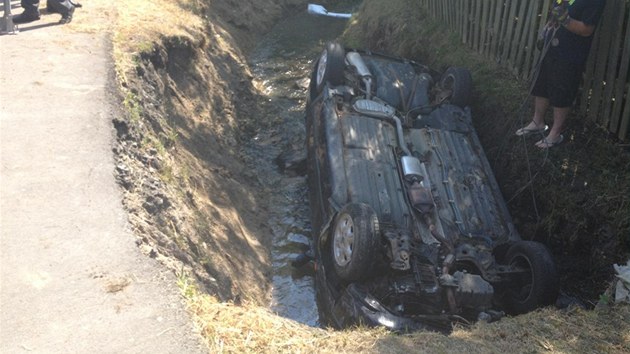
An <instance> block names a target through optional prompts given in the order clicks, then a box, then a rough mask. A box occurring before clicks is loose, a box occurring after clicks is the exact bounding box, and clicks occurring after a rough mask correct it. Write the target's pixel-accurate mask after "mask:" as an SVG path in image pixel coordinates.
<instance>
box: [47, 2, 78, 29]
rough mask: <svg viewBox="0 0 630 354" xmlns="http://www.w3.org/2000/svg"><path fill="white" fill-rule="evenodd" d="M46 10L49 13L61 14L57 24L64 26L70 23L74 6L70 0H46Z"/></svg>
mask: <svg viewBox="0 0 630 354" xmlns="http://www.w3.org/2000/svg"><path fill="white" fill-rule="evenodd" d="M46 8H47V9H48V12H50V13H59V14H61V20H60V21H59V23H61V24H66V23H69V22H70V21H72V15H73V14H74V4H72V2H71V1H70V0H47V1H46Z"/></svg>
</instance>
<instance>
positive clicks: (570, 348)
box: [103, 0, 630, 353]
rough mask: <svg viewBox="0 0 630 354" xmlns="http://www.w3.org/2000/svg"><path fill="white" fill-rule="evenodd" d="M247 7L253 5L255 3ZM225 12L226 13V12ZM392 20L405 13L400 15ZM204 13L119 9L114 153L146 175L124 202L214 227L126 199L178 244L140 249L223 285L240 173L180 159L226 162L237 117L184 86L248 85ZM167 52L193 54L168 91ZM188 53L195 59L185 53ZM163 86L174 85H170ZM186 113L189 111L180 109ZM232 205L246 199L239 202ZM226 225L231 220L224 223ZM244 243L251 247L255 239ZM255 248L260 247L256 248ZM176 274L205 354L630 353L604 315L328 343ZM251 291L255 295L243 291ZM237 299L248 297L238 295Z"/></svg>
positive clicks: (355, 335)
mask: <svg viewBox="0 0 630 354" xmlns="http://www.w3.org/2000/svg"><path fill="white" fill-rule="evenodd" d="M250 2H252V3H256V1H250ZM250 2H247V1H246V2H241V3H240V5H239V6H246V5H247V4H248V3H250ZM228 3H230V4H231V2H228ZM398 3H399V2H398V1H394V2H393V3H392V5H389V2H388V6H387V7H391V8H396V6H399V5H400V4H398ZM234 6H236V5H234ZM103 8H104V9H105V8H106V7H103ZM400 9H401V10H405V11H404V12H409V11H408V9H405V8H400ZM207 11H208V8H207V4H204V3H203V2H201V1H186V0H184V1H180V2H174V1H168V0H156V1H152V2H150V4H149V3H147V2H142V1H139V0H133V1H126V2H120V3H117V16H116V20H115V21H114V27H115V28H114V58H115V61H116V67H117V71H118V81H119V83H120V90H121V97H123V98H124V106H125V108H126V110H127V118H126V119H125V121H124V122H119V124H123V123H124V124H126V127H127V128H128V129H129V134H128V135H129V136H134V137H135V138H133V139H130V140H129V141H126V143H128V145H130V146H133V145H134V144H135V146H136V147H135V148H130V149H129V150H125V149H126V147H124V146H123V147H122V148H121V149H122V150H124V151H129V153H128V154H126V155H124V154H123V155H124V156H126V157H125V158H124V159H123V160H122V161H124V162H126V163H128V164H129V166H131V168H132V169H133V170H136V169H137V170H141V169H143V166H144V167H145V169H146V170H147V171H146V172H142V173H138V174H137V175H134V176H131V177H130V179H129V180H128V181H127V182H128V183H129V184H130V186H131V188H129V193H130V194H133V193H136V194H140V195H142V191H141V187H142V183H141V181H142V180H152V179H155V180H159V184H161V185H164V186H163V188H162V189H163V190H164V194H166V195H167V196H168V200H169V203H170V205H171V208H169V209H172V208H175V207H176V206H177V205H181V206H180V207H181V210H188V209H195V210H198V212H199V213H202V214H203V213H206V212H207V213H208V215H212V216H213V217H214V218H210V217H207V216H204V215H199V214H198V213H197V212H195V213H191V214H190V215H184V216H185V217H184V218H182V217H181V215H180V216H179V217H177V218H174V219H173V218H172V217H166V216H165V215H169V214H166V213H164V212H163V211H162V212H160V213H148V212H146V210H144V209H146V208H143V202H142V200H140V201H138V202H134V201H133V197H129V198H131V201H130V200H128V201H127V203H128V204H127V205H128V207H131V209H132V210H131V211H132V214H133V213H135V214H133V215H135V216H133V217H132V223H133V225H134V227H135V228H136V231H137V232H139V233H140V234H147V233H150V232H159V233H161V234H163V235H164V236H165V237H167V238H172V239H173V240H174V241H173V242H170V243H169V242H165V243H164V245H162V244H160V242H157V241H146V243H145V241H143V243H142V244H143V245H147V244H148V245H149V246H147V247H149V248H153V249H157V250H158V252H165V253H167V251H168V249H170V248H174V249H176V250H178V251H179V252H183V253H185V252H190V253H191V254H193V255H194V254H200V253H203V251H204V250H199V249H197V248H199V247H202V246H199V245H204V246H205V247H207V248H208V249H209V250H206V251H208V252H209V253H210V254H212V255H215V254H216V258H212V257H210V258H209V259H207V262H209V263H212V262H215V263H220V264H221V263H222V262H224V263H223V264H221V267H225V268H221V267H217V266H216V265H213V264H207V265H205V267H204V269H208V268H213V267H214V268H213V271H214V272H215V273H213V275H216V278H217V279H215V280H217V281H218V282H221V279H219V278H220V276H221V274H218V273H220V272H225V273H228V272H230V265H231V262H234V261H233V260H232V261H230V260H227V261H226V260H225V258H222V257H220V255H219V254H218V253H219V251H221V250H220V249H219V250H213V249H212V247H213V244H212V243H213V242H216V240H213V238H217V239H221V238H225V237H245V238H246V239H249V237H250V236H243V234H254V232H253V231H252V230H250V228H252V225H247V224H244V223H243V222H242V219H243V218H245V217H247V215H246V216H242V215H240V214H239V212H240V210H238V209H235V208H231V206H230V205H224V203H219V202H217V199H218V200H219V201H220V200H221V199H223V198H225V199H227V200H229V197H230V195H222V194H221V189H220V188H222V187H225V186H226V183H228V182H226V181H227V180H229V179H234V180H238V179H239V177H238V176H237V175H236V174H238V172H239V166H238V165H226V166H221V165H217V164H218V162H216V161H213V160H212V158H211V157H210V156H208V154H193V153H186V151H191V150H187V149H189V148H190V147H191V146H193V144H192V143H191V142H194V141H198V140H205V141H204V142H205V143H206V144H212V143H214V144H224V145H225V148H226V151H230V150H229V147H230V144H231V141H232V140H233V139H236V138H237V137H238V133H237V132H233V129H234V125H233V120H234V119H235V118H234V116H229V117H226V114H225V111H226V107H227V108H230V107H233V106H230V105H229V102H228V101H222V102H221V103H222V105H221V108H220V109H219V108H216V107H209V106H205V105H204V104H203V102H199V101H197V100H199V99H203V98H204V97H195V95H193V94H192V92H186V91H183V90H182V87H181V86H180V85H183V84H185V83H187V82H190V81H193V80H197V79H206V80H208V81H206V82H201V83H200V87H205V88H206V90H220V91H221V92H223V91H224V90H229V89H230V87H229V85H227V84H226V83H225V82H221V80H224V81H229V80H228V79H227V77H228V75H236V76H238V77H241V76H245V77H246V76H247V72H246V71H247V68H246V66H245V64H244V62H243V60H242V57H241V56H240V49H239V48H238V47H237V45H236V44H235V43H234V42H233V40H232V39H231V38H232V37H231V35H230V33H228V32H225V30H224V28H228V27H229V26H228V27H223V24H222V23H221V21H219V20H218V19H216V18H212V16H209V14H208V13H207ZM199 14H202V16H200V15H199ZM396 15H397V16H399V15H400V14H396ZM112 17H113V16H112ZM401 20H404V17H401ZM207 36H209V37H207ZM164 43H171V44H173V43H174V44H176V45H179V46H175V47H176V48H179V49H180V53H181V52H182V51H183V52H184V53H191V54H192V55H190V56H188V57H189V59H191V61H189V62H187V63H188V64H190V65H191V66H186V67H184V68H183V69H182V68H181V67H180V68H179V69H180V71H179V75H175V72H174V71H171V72H169V73H167V75H166V77H167V79H166V81H164V80H163V78H162V79H160V78H159V75H158V76H155V75H153V73H151V72H149V75H147V71H146V70H147V69H151V65H148V64H147V62H151V59H153V61H154V62H156V63H158V64H159V61H160V59H164V58H166V59H172V57H170V56H169V55H168V54H169V53H170V54H172V55H175V54H176V53H177V51H169V50H166V52H167V54H166V55H162V54H160V53H161V52H162V51H163V49H165V47H164ZM208 43H210V44H208ZM208 46H209V47H212V48H214V50H213V51H207V50H199V51H197V49H203V48H206V49H207V47H208ZM216 46H218V47H220V48H217V47H216ZM166 49H169V48H166ZM191 49H195V50H193V51H190V52H186V50H191ZM403 54H404V53H403ZM205 55H224V57H222V58H221V59H222V60H223V61H225V60H229V61H233V62H236V63H237V64H235V65H232V66H229V67H224V68H223V69H225V70H228V69H236V68H239V67H240V68H241V69H240V70H241V71H243V72H240V73H239V72H229V73H227V74H225V75H218V74H217V75H213V76H211V77H204V76H203V75H199V74H200V73H199V70H200V69H199V68H198V67H197V65H198V63H197V61H198V62H201V63H203V64H202V68H204V69H205V71H212V69H213V68H216V67H218V64H217V62H216V61H212V58H203V56H205ZM206 59H207V60H209V61H206ZM180 60H183V59H180ZM239 63H240V64H239ZM171 64H174V66H178V65H175V64H177V63H176V62H173V63H171ZM206 65H208V66H209V67H207V66H206ZM167 66H168V63H167ZM171 69H173V68H171ZM174 69H177V68H174ZM156 71H158V70H156ZM202 71H203V70H202ZM477 74H478V72H477V71H475V75H477ZM210 79H212V80H215V81H211V80H210ZM169 80H173V81H178V80H179V81H181V82H179V83H177V82H175V83H173V82H171V81H169ZM164 83H166V87H170V89H166V90H164V87H162V85H164ZM156 88H157V89H156ZM160 88H162V89H161V90H160ZM151 90H153V91H155V93H156V94H157V93H159V94H165V95H166V96H165V97H157V96H155V95H153V94H152V92H151ZM194 92H196V91H194ZM221 97H223V96H221ZM225 97H229V96H225ZM158 99H159V100H158ZM155 100H158V101H155ZM177 102H179V103H177ZM185 107H188V108H189V110H186V109H184V108H185ZM232 111H233V112H234V115H236V114H238V112H240V111H239V110H238V109H236V108H232ZM219 113H222V114H219ZM186 114H188V115H186ZM199 116H204V117H206V118H207V119H208V120H209V122H204V121H199V120H198V119H199V118H198V117H199ZM173 117H176V118H177V119H173ZM239 118H245V117H239ZM184 123H185V124H184ZM187 125H191V126H192V127H193V128H194V129H184V128H183V127H185V126H187ZM120 132H121V129H119V134H120ZM195 132H198V133H199V134H202V135H201V137H195V136H194V134H195ZM213 134H214V135H213ZM123 135H124V134H123ZM123 142H124V141H123ZM125 145H127V144H125ZM145 151H146V152H149V155H150V156H153V155H152V154H155V155H157V158H155V159H154V161H153V160H152V161H153V163H149V164H148V165H149V166H147V163H146V162H142V163H137V161H136V162H134V161H132V160H134V159H141V158H142V157H143V156H145ZM208 152H215V153H217V152H219V151H208ZM150 156H149V157H150ZM204 157H206V158H207V159H208V160H209V161H194V159H203V158H204ZM150 160H151V159H150ZM213 163H214V165H213ZM209 165H210V167H209ZM151 169H152V170H151ZM206 174H207V175H206ZM216 175H221V176H216ZM226 176H227V177H226ZM123 182H124V181H123ZM230 183H232V182H230ZM235 183H236V187H242V186H243V185H241V184H239V183H238V181H237V182H235ZM230 186H231V184H230ZM236 187H234V188H236ZM236 197H243V195H237V196H236ZM186 198H188V200H187V199H186ZM145 201H146V200H145ZM156 201H157V199H154V200H153V204H152V205H153V207H159V206H160V205H158V204H159V203H157V202H156ZM251 201H252V202H256V199H255V195H254V194H251ZM153 209H155V208H153ZM158 209H159V208H158ZM134 210H135V211H134ZM227 214H229V215H231V216H232V217H231V218H226V216H225V215H227ZM189 221H192V223H193V225H192V226H190V225H189ZM222 223H224V224H225V225H224V227H221V224H222ZM230 223H235V224H237V226H232V225H230ZM154 226H155V228H154ZM241 226H242V228H241V231H239V232H238V235H237V236H234V234H233V233H231V230H234V229H236V228H238V227H241ZM204 227H210V228H213V232H212V233H210V234H205V235H203V236H202V237H201V238H200V239H198V241H201V242H199V244H198V245H191V244H187V243H188V242H192V241H190V240H193V239H195V237H193V236H188V238H184V236H182V235H183V234H194V233H196V232H199V231H200V230H198V229H200V228H204ZM169 228H170V229H171V230H170V231H169ZM243 229H244V230H243ZM228 235H229V236H228ZM143 237H149V236H143ZM158 241H159V240H158ZM251 241H252V242H254V241H255V240H254V239H251ZM261 243H264V242H262V241H261ZM193 244H194V242H193ZM166 246H169V247H170V248H169V247H166ZM224 246H226V244H224ZM212 252H215V253H212ZM177 255H178V256H179V258H178V259H186V255H181V254H179V253H177V254H176V256H177ZM248 256H251V257H254V254H253V253H252V254H248ZM261 257H262V256H261ZM252 264H253V263H252ZM177 265H178V266H182V267H184V269H188V270H189V271H192V273H182V274H181V276H180V285H181V288H182V293H183V295H184V297H185V298H186V301H187V304H188V306H189V309H190V311H191V313H192V314H193V316H194V318H195V320H196V322H197V323H198V325H199V328H200V331H201V332H202V333H203V335H204V337H205V338H206V339H207V342H208V346H209V348H210V351H211V352H217V353H219V352H239V353H240V352H269V353H272V352H273V353H276V352H291V353H293V352H388V353H403V352H409V351H414V352H472V353H488V352H495V353H504V352H542V351H551V352H584V351H586V352H622V351H629V350H630V327H629V323H630V318H629V316H628V311H627V309H619V308H615V309H612V310H609V309H604V310H602V311H601V312H585V311H580V310H576V311H570V312H558V311H550V310H544V311H539V312H535V313H532V314H530V315H526V316H520V317H518V318H507V319H504V320H502V321H500V322H499V323H494V324H476V325H474V326H472V327H470V328H457V329H455V331H454V332H453V334H452V335H451V336H448V337H447V336H443V335H439V334H433V333H416V334H413V335H392V334H388V333H386V332H385V331H383V330H366V329H356V330H350V331H346V332H334V331H329V330H323V329H316V328H310V327H307V326H303V325H300V324H296V323H294V322H293V321H290V320H287V319H284V318H279V317H278V316H275V315H274V314H272V313H271V312H270V311H269V310H267V309H266V308H265V307H264V297H263V298H262V299H261V297H260V295H256V296H251V299H250V297H249V296H246V295H247V294H258V293H262V292H264V290H265V289H258V290H256V286H252V285H251V284H249V285H248V284H246V283H247V281H251V280H250V279H232V283H229V282H227V283H225V284H231V285H235V284H236V285H235V286H234V287H233V288H229V289H223V288H221V287H216V288H213V287H212V286H211V285H212V281H210V284H202V285H198V283H197V281H196V278H194V277H192V275H191V274H195V275H196V276H198V277H199V276H200V275H199V274H196V273H194V269H193V267H191V266H190V265H187V263H186V262H182V263H177ZM248 270H250V269H248ZM235 276H238V274H236V275H235ZM221 285H223V284H221ZM250 287H251V288H252V289H254V290H251V291H250V290H249V289H250ZM201 288H203V289H205V290H209V291H210V292H213V291H214V293H215V295H210V294H208V293H206V291H202V290H200V289H201ZM226 294H227V295H226ZM237 294H244V296H240V297H236V296H234V295H237ZM222 297H226V298H228V299H232V301H223V300H222V299H221V298H222ZM237 299H241V304H240V305H235V304H234V303H233V302H235V300H237Z"/></svg>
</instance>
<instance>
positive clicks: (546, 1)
mask: <svg viewBox="0 0 630 354" xmlns="http://www.w3.org/2000/svg"><path fill="white" fill-rule="evenodd" d="M551 1H552V0H543V3H542V7H541V8H540V15H539V16H540V22H539V23H538V27H537V29H536V30H537V31H540V30H541V29H542V28H543V26H544V25H545V24H546V23H547V20H548V18H547V17H549V7H550V6H551ZM536 35H538V33H536ZM541 54H542V52H541V51H540V50H537V51H535V54H534V61H533V64H532V69H531V72H530V77H532V75H533V74H534V71H535V70H537V69H538V65H539V64H540V60H541V58H540V55H541Z"/></svg>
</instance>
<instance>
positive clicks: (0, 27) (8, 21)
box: [0, 0, 17, 34]
mask: <svg viewBox="0 0 630 354" xmlns="http://www.w3.org/2000/svg"><path fill="white" fill-rule="evenodd" d="M16 32H17V31H16V30H15V25H14V24H13V15H11V0H4V16H2V18H0V34H6V33H10V34H15V33H16Z"/></svg>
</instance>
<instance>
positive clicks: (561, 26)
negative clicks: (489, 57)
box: [516, 0, 606, 149]
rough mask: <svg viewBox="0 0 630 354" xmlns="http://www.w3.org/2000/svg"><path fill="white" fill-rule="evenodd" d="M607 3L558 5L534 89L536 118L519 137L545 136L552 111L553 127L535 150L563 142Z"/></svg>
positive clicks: (589, 0)
mask: <svg viewBox="0 0 630 354" xmlns="http://www.w3.org/2000/svg"><path fill="white" fill-rule="evenodd" d="M605 1H606V0H569V1H567V0H565V1H560V0H558V1H555V2H554V7H553V9H552V10H551V20H550V22H549V23H547V25H546V26H547V28H550V29H552V28H556V30H555V34H553V32H554V31H549V34H550V36H552V38H547V39H548V41H549V43H547V46H548V47H547V48H548V49H547V52H546V53H543V55H544V58H543V59H542V63H541V65H540V71H539V74H538V77H537V78H536V82H535V83H534V86H533V88H532V92H531V93H532V96H534V117H533V119H532V121H531V122H530V123H529V124H528V125H527V126H525V127H523V128H521V129H519V130H517V131H516V135H518V136H521V135H526V134H530V133H543V132H544V131H546V130H547V126H546V125H545V113H546V112H547V109H548V108H549V106H550V105H551V107H552V108H553V125H552V127H551V130H549V134H548V135H547V136H546V137H545V138H543V139H542V140H539V141H538V142H537V143H536V146H537V147H539V148H541V149H548V148H551V147H553V146H556V145H558V144H560V143H561V142H562V141H563V140H564V136H563V135H562V131H563V129H564V124H565V122H566V120H567V117H568V115H569V111H570V110H571V106H572V105H573V101H574V100H575V98H576V96H577V92H578V89H579V86H580V81H581V79H582V73H583V72H584V68H585V64H586V60H587V59H588V53H589V51H590V48H591V41H592V39H593V33H594V32H595V27H596V26H597V23H598V22H599V18H600V17H601V14H602V12H603V10H604V5H605Z"/></svg>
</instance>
